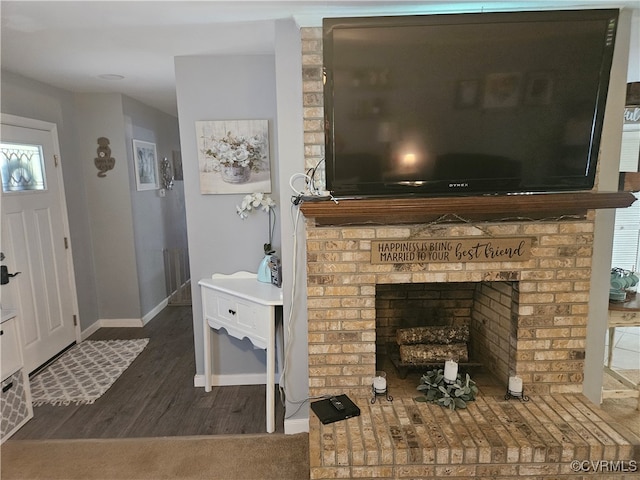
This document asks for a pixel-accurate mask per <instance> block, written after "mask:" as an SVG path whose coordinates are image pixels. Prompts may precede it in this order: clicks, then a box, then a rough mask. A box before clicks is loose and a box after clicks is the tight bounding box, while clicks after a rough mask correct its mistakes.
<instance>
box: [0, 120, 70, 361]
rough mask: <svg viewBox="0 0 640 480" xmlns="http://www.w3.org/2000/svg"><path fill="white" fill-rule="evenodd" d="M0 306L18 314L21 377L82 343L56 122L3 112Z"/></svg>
mask: <svg viewBox="0 0 640 480" xmlns="http://www.w3.org/2000/svg"><path fill="white" fill-rule="evenodd" d="M0 149H1V154H0V162H1V163H0V165H1V170H2V208H1V210H2V232H1V242H2V243H1V245H0V250H1V251H2V253H3V254H4V256H5V258H4V260H3V266H5V267H6V268H7V272H8V273H10V274H11V275H15V276H12V277H9V278H8V279H7V280H8V283H6V284H4V285H2V287H0V288H1V295H2V297H1V298H2V302H3V306H4V307H5V308H6V307H13V308H15V309H16V310H17V312H18V318H19V320H20V321H19V325H20V327H21V328H20V336H21V339H22V344H23V354H24V364H25V369H26V370H27V372H32V371H34V370H36V369H37V368H38V367H39V366H41V365H42V364H44V363H46V362H47V361H48V360H50V359H51V358H53V357H54V356H56V355H57V354H58V353H60V352H61V351H63V350H64V349H65V348H67V347H68V346H69V345H71V344H73V343H74V342H77V341H80V329H79V326H78V325H77V323H78V306H77V298H76V293H75V292H76V288H75V277H74V270H73V259H72V255H71V243H70V238H69V222H68V217H67V207H66V200H65V193H64V183H63V178H62V168H61V159H60V154H59V147H58V133H57V128H56V125H55V124H51V123H48V122H41V121H37V120H31V119H25V118H20V117H15V116H12V115H2V131H1V135H0Z"/></svg>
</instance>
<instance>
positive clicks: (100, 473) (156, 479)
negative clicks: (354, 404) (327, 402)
mask: <svg viewBox="0 0 640 480" xmlns="http://www.w3.org/2000/svg"><path fill="white" fill-rule="evenodd" d="M308 445H309V436H308V434H306V433H301V434H296V435H282V434H271V435H269V434H260V435H230V436H210V437H164V438H141V439H137V438H128V439H108V440H11V439H10V440H8V441H7V442H5V443H4V444H3V445H2V447H1V449H0V454H1V456H0V462H1V464H2V470H1V475H0V478H2V480H18V479H19V480H45V479H46V480H76V479H77V480H161V479H172V480H192V479H203V480H204V479H206V480H218V479H220V480H243V479H247V480H249V479H250V480H263V479H264V480H276V479H277V480H287V479H291V480H302V479H308V478H309V453H308V452H309V447H308Z"/></svg>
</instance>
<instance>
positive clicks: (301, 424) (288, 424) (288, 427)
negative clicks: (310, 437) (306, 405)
mask: <svg viewBox="0 0 640 480" xmlns="http://www.w3.org/2000/svg"><path fill="white" fill-rule="evenodd" d="M308 431H309V417H307V418H298V419H293V420H286V419H285V421H284V433H285V435H295V434H296V433H305V432H308Z"/></svg>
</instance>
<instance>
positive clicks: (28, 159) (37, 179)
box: [0, 143, 46, 192]
mask: <svg viewBox="0 0 640 480" xmlns="http://www.w3.org/2000/svg"><path fill="white" fill-rule="evenodd" d="M0 155H1V156H0V170H1V172H2V191H3V192H21V191H27V190H45V189H46V185H45V181H44V161H43V155H42V146H40V145H20V144H14V143H0Z"/></svg>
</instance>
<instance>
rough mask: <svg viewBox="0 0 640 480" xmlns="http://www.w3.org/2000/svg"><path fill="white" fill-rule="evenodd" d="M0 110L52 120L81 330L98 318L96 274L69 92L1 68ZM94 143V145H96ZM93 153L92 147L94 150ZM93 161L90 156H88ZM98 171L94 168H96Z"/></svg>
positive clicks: (72, 106)
mask: <svg viewBox="0 0 640 480" xmlns="http://www.w3.org/2000/svg"><path fill="white" fill-rule="evenodd" d="M0 88H1V90H0V93H1V96H2V113H8V114H11V115H18V116H21V117H26V118H33V119H37V120H43V121H46V122H51V123H55V124H56V125H57V126H58V137H59V138H58V140H59V143H60V156H61V160H62V173H63V177H64V188H65V193H66V195H67V210H68V214H69V229H70V236H71V245H72V248H73V262H74V272H75V277H76V287H77V288H76V290H77V296H78V313H79V316H80V326H81V328H82V329H85V328H88V327H89V326H90V325H92V324H93V323H94V322H95V321H96V320H97V319H98V304H97V297H96V274H95V268H94V264H93V250H92V244H91V238H90V233H89V232H90V227H89V223H90V216H89V205H88V200H87V190H86V188H85V184H84V172H83V162H82V160H81V158H80V157H79V156H78V152H77V149H76V143H77V138H78V136H77V132H76V124H77V121H76V114H75V105H74V96H73V94H72V93H70V92H67V91H65V90H61V89H59V88H55V87H52V86H50V85H47V84H44V83H41V82H37V81H35V80H31V79H28V78H25V77H22V76H20V75H15V74H13V73H10V72H7V71H4V70H3V71H2V82H1V84H0ZM96 146H97V145H96ZM94 153H95V150H94ZM90 158H91V161H93V155H92V156H91V157H90ZM96 172H97V170H96Z"/></svg>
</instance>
